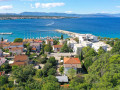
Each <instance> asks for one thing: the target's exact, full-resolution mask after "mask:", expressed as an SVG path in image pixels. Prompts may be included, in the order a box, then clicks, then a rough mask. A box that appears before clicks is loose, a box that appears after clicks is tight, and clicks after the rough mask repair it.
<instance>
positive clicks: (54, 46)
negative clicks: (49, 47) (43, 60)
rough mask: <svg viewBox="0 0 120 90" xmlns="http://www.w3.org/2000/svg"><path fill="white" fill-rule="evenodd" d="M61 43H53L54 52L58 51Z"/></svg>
mask: <svg viewBox="0 0 120 90" xmlns="http://www.w3.org/2000/svg"><path fill="white" fill-rule="evenodd" d="M62 46H63V45H53V50H54V52H60V50H61V48H62Z"/></svg>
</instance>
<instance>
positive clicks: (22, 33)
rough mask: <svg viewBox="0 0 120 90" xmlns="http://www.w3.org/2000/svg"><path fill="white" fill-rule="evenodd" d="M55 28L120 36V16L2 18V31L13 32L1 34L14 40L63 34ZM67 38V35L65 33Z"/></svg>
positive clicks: (0, 30)
mask: <svg viewBox="0 0 120 90" xmlns="http://www.w3.org/2000/svg"><path fill="white" fill-rule="evenodd" d="M55 29H62V30H68V31H72V32H77V33H82V34H84V33H90V34H93V35H96V36H102V37H110V38H116V37H117V38H120V18H68V19H17V20H0V33H2V32H12V33H13V34H12V35H0V38H1V37H3V38H4V39H9V41H13V40H14V39H15V38H30V37H31V38H33V37H34V38H36V37H46V36H51V37H53V36H58V37H60V36H61V33H57V32H54V31H49V30H55ZM64 37H65V38H67V37H68V36H67V35H64Z"/></svg>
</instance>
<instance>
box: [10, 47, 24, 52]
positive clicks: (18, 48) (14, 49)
mask: <svg viewBox="0 0 120 90" xmlns="http://www.w3.org/2000/svg"><path fill="white" fill-rule="evenodd" d="M10 50H12V51H16V50H23V48H22V47H13V48H10Z"/></svg>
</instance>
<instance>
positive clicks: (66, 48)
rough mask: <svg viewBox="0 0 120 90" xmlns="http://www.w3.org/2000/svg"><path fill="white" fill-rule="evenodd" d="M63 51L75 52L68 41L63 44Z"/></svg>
mask: <svg viewBox="0 0 120 90" xmlns="http://www.w3.org/2000/svg"><path fill="white" fill-rule="evenodd" d="M61 52H63V53H66V52H73V51H72V49H71V48H69V47H68V46H67V42H65V44H64V45H63V47H62V48H61Z"/></svg>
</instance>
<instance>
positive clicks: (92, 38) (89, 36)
mask: <svg viewBox="0 0 120 90" xmlns="http://www.w3.org/2000/svg"><path fill="white" fill-rule="evenodd" d="M83 41H91V42H98V37H97V36H94V35H92V34H81V35H80V36H79V42H80V43H82V42H83Z"/></svg>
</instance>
